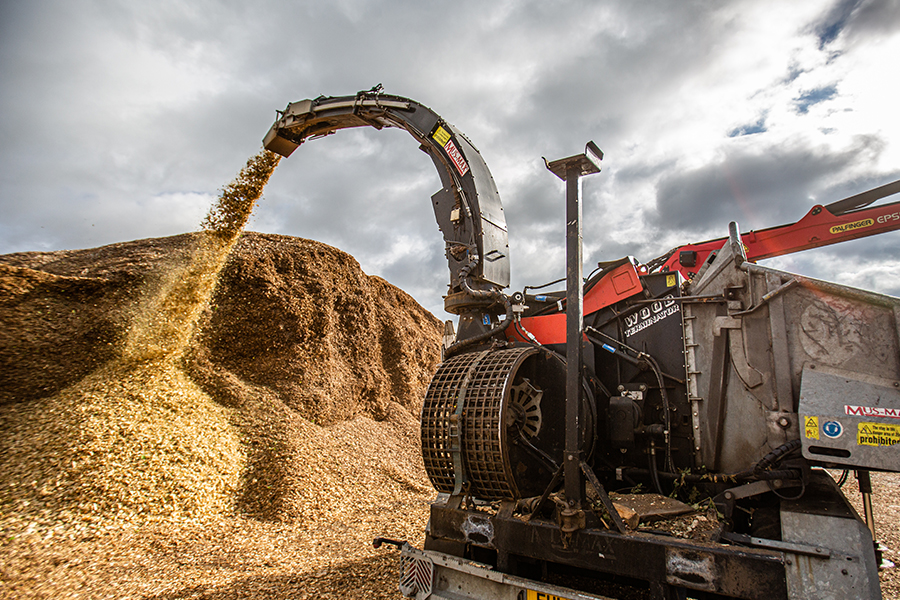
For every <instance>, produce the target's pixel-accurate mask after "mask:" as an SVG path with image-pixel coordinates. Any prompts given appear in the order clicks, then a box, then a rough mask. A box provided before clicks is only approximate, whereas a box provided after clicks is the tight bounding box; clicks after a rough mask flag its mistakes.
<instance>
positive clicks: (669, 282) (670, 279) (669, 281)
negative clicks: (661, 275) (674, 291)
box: [666, 275, 678, 287]
mask: <svg viewBox="0 0 900 600" xmlns="http://www.w3.org/2000/svg"><path fill="white" fill-rule="evenodd" d="M676 283H678V278H677V277H675V276H674V275H666V287H675V284H676Z"/></svg>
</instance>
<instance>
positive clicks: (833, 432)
mask: <svg viewBox="0 0 900 600" xmlns="http://www.w3.org/2000/svg"><path fill="white" fill-rule="evenodd" d="M822 433H823V434H825V437H827V438H831V439H833V440H836V439H838V438H839V437H841V435H842V434H843V433H844V428H843V427H842V426H841V424H840V423H838V422H837V421H825V422H824V423H822Z"/></svg>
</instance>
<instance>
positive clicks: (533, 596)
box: [525, 590, 567, 600]
mask: <svg viewBox="0 0 900 600" xmlns="http://www.w3.org/2000/svg"><path fill="white" fill-rule="evenodd" d="M525 597H526V598H527V599H528V600H567V599H566V598H563V597H562V596H557V595H555V594H550V593H547V592H537V591H535V590H528V594H527V595H526V596H525Z"/></svg>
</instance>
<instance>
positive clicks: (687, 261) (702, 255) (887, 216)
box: [653, 180, 900, 279]
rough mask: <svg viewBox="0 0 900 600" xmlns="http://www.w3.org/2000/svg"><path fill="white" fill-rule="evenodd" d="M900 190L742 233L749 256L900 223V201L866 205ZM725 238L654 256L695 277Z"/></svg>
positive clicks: (899, 185) (879, 191) (667, 267)
mask: <svg viewBox="0 0 900 600" xmlns="http://www.w3.org/2000/svg"><path fill="white" fill-rule="evenodd" d="M897 192H900V180H898V181H895V182H893V183H889V184H887V185H883V186H881V187H877V188H874V189H871V190H869V191H867V192H863V193H861V194H857V195H855V196H851V197H849V198H845V199H844V200H839V201H838V202H833V203H831V204H828V205H826V206H822V205H816V206H814V207H812V209H810V211H809V212H808V213H807V214H806V216H805V217H803V218H802V219H800V220H799V221H797V222H796V223H790V224H787V225H779V226H777V227H769V228H767V229H760V230H758V231H749V232H747V233H744V234H741V238H742V239H743V242H744V245H745V247H746V252H747V259H748V260H753V261H756V260H762V259H764V258H772V257H774V256H782V255H784V254H791V253H792V252H799V251H801V250H809V249H811V248H819V247H822V246H829V245H831V244H836V243H838V242H846V241H848V240H854V239H857V238H863V237H868V236H870V235H875V234H878V233H884V232H887V231H893V230H895V229H900V202H892V203H889V204H881V205H879V206H874V207H872V208H866V207H868V206H869V205H870V204H872V203H874V202H876V201H877V200H880V199H881V198H885V197H887V196H890V195H893V194H896V193H897ZM725 241H726V238H718V239H715V240H708V241H706V242H699V243H696V244H688V245H686V246H681V247H679V248H675V249H674V250H672V251H671V252H670V253H669V254H668V255H666V256H663V257H661V258H659V259H657V261H653V262H655V263H656V264H657V265H659V270H660V271H663V272H667V271H679V272H680V273H681V274H682V275H683V276H684V277H685V278H686V279H692V278H693V277H694V275H696V274H697V272H698V271H699V269H700V267H702V266H703V264H704V263H705V262H706V261H707V259H708V258H709V256H710V254H712V253H713V252H716V251H718V250H719V249H720V248H722V246H723V245H724V244H725ZM660 262H661V263H662V264H660ZM653 266H654V267H655V266H656V265H653ZM654 270H655V269H654Z"/></svg>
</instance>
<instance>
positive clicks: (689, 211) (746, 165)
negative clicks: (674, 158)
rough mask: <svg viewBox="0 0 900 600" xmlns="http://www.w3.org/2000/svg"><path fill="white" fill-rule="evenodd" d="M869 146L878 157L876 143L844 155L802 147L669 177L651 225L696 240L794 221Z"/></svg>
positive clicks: (731, 155) (762, 151)
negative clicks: (732, 224) (732, 226)
mask: <svg viewBox="0 0 900 600" xmlns="http://www.w3.org/2000/svg"><path fill="white" fill-rule="evenodd" d="M871 146H875V147H876V151H877V146H878V143H877V140H861V141H860V144H859V146H858V147H853V148H850V149H847V150H845V151H844V152H840V153H827V152H824V151H822V150H820V149H816V148H812V147H806V146H802V145H796V146H794V147H784V146H776V147H769V148H757V149H755V151H753V152H750V151H746V150H732V151H729V152H728V153H727V154H726V156H725V158H724V159H723V160H721V161H719V162H717V163H712V164H709V165H706V166H703V167H700V168H698V169H694V170H692V171H687V172H684V173H672V174H670V175H667V176H665V177H664V178H663V179H662V180H661V181H660V183H659V186H658V189H657V195H656V208H657V213H656V214H655V215H653V221H654V222H655V224H657V225H659V226H665V227H667V228H671V229H676V230H683V231H685V232H692V233H695V234H702V233H704V232H707V231H709V230H711V229H714V230H718V231H725V230H726V226H727V224H728V222H729V221H731V220H737V221H738V222H739V224H740V225H741V227H742V229H744V230H748V229H756V228H761V227H770V226H774V225H780V224H781V223H783V222H791V221H795V220H797V219H799V218H800V217H802V216H803V214H804V213H805V211H806V210H807V209H808V207H809V205H810V201H809V198H810V197H811V196H812V195H813V193H814V192H816V191H818V189H817V188H818V187H819V185H821V184H820V183H819V182H820V181H821V180H822V179H823V178H826V177H828V178H830V177H834V175H835V174H836V173H841V172H846V171H848V170H849V168H850V167H851V166H853V165H854V163H856V162H857V161H859V160H861V158H862V155H861V152H862V151H863V150H865V149H866V148H868V147H871ZM804 207H806V208H804Z"/></svg>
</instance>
